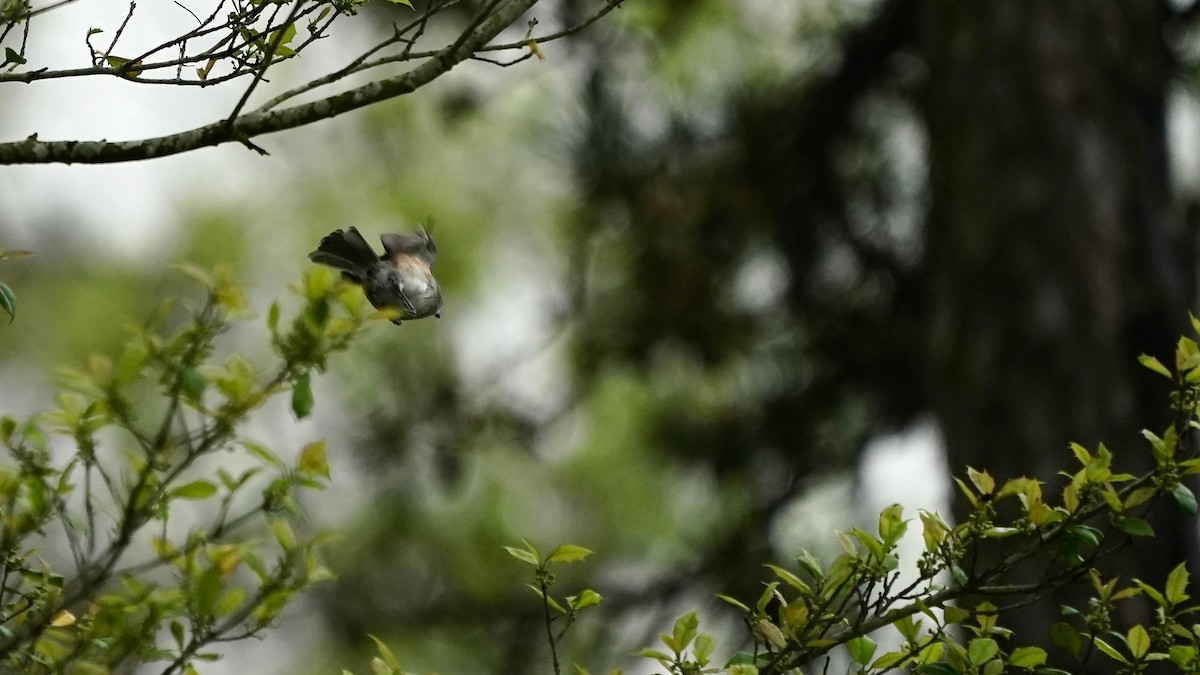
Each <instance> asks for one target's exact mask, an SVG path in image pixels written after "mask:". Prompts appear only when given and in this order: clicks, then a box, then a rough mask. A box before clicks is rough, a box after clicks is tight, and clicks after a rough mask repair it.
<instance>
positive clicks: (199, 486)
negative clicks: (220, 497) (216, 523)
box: [170, 480, 217, 500]
mask: <svg viewBox="0 0 1200 675" xmlns="http://www.w3.org/2000/svg"><path fill="white" fill-rule="evenodd" d="M216 493H217V486H216V485H213V484H212V483H210V482H208V481H206V480H196V481H192V482H191V483H188V484H186V485H180V486H179V487H177V488H175V489H174V490H171V493H170V494H171V496H172V497H178V498H179V499H197V500H199V499H208V498H209V497H211V496H213V495H215V494H216Z"/></svg>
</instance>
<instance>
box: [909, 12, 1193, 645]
mask: <svg viewBox="0 0 1200 675" xmlns="http://www.w3.org/2000/svg"><path fill="white" fill-rule="evenodd" d="M1165 12H1166V9H1165V5H1164V3H1155V2H1143V1H1140V0H1131V1H1126V2H1104V3H1093V2H1086V1H1079V2H1050V3H1046V2H1023V1H1022V2H990V3H989V2H985V3H958V2H940V1H930V2H926V3H924V4H923V5H922V7H921V10H920V18H919V42H920V50H921V51H922V52H923V56H924V60H925V62H926V63H927V64H928V69H929V70H928V88H927V90H926V93H927V96H926V97H925V100H924V115H925V118H926V120H927V124H928V131H929V139H930V145H929V160H930V182H929V190H930V203H931V211H930V214H929V220H928V230H927V237H926V241H927V248H926V257H925V264H926V271H927V274H928V285H927V288H926V293H927V295H926V297H927V310H928V312H929V336H928V337H929V343H928V350H929V351H928V355H929V358H930V360H931V361H930V366H931V369H932V370H931V372H933V373H934V374H935V377H934V379H933V381H932V382H931V386H930V388H929V391H930V393H931V396H932V398H931V401H932V404H933V409H934V411H935V413H936V416H937V419H938V420H939V422H940V423H941V427H942V429H943V432H944V434H945V438H946V442H947V445H948V448H949V456H950V460H951V464H952V467H951V469H952V470H953V471H956V472H957V471H961V470H962V468H963V466H964V465H971V466H975V467H980V468H987V469H988V470H989V471H991V472H992V473H993V475H996V476H997V477H1010V476H1016V475H1022V474H1027V475H1028V474H1033V475H1036V476H1037V477H1038V478H1041V479H1043V480H1047V481H1050V482H1051V485H1053V486H1055V487H1049V486H1048V489H1053V490H1055V491H1056V490H1057V486H1058V485H1059V484H1060V481H1055V476H1054V473H1055V471H1056V469H1058V468H1061V467H1063V466H1064V465H1065V461H1066V460H1067V458H1068V457H1069V455H1068V454H1067V453H1066V450H1065V449H1066V445H1067V443H1068V441H1078V442H1080V443H1082V444H1084V445H1086V446H1088V447H1092V448H1094V447H1095V445H1096V444H1097V443H1099V442H1104V443H1106V444H1107V445H1108V446H1109V447H1111V448H1113V449H1114V450H1115V451H1117V453H1118V457H1119V458H1120V460H1121V461H1122V462H1134V461H1137V462H1139V464H1138V465H1137V466H1138V468H1142V469H1144V468H1146V467H1147V466H1148V465H1149V461H1148V460H1149V457H1148V455H1149V453H1148V450H1147V448H1146V446H1145V443H1144V442H1143V441H1141V439H1140V438H1139V436H1138V430H1139V429H1141V428H1142V427H1150V428H1155V429H1157V430H1159V431H1161V429H1162V427H1163V426H1165V425H1166V424H1167V415H1166V414H1165V413H1166V399H1165V395H1166V391H1165V388H1164V381H1163V380H1161V379H1160V378H1156V376H1153V375H1151V374H1149V373H1148V372H1147V371H1144V369H1141V368H1140V367H1139V366H1138V365H1137V364H1136V360H1135V359H1136V356H1137V355H1138V354H1139V353H1142V352H1147V353H1151V354H1157V355H1159V356H1160V357H1162V356H1170V355H1171V353H1172V351H1171V350H1172V346H1173V343H1174V340H1175V339H1176V338H1177V336H1178V335H1179V334H1180V333H1181V332H1182V331H1183V330H1184V329H1185V324H1184V321H1183V320H1184V319H1185V318H1186V311H1187V310H1188V309H1189V308H1191V307H1192V306H1193V302H1194V293H1193V289H1194V279H1193V264H1194V262H1193V244H1192V238H1191V236H1190V235H1189V233H1188V232H1187V231H1186V228H1185V227H1184V224H1183V222H1182V220H1181V219H1180V218H1177V217H1176V214H1174V213H1173V212H1172V208H1171V206H1172V203H1171V194H1170V188H1169V180H1168V169H1167V160H1166V146H1165V143H1166V139H1165V109H1166V91H1167V86H1168V81H1169V78H1170V76H1171V73H1172V69H1173V62H1172V58H1171V56H1170V53H1169V51H1168V48H1167V45H1166V43H1165V37H1164V34H1165V25H1166V21H1167V20H1168V17H1167V16H1166V15H1165ZM1126 466H1128V465H1126ZM1158 515H1159V516H1161V517H1160V518H1159V519H1158V522H1156V524H1155V525H1156V528H1157V529H1158V538H1157V539H1156V540H1155V542H1153V545H1146V546H1141V547H1136V548H1134V549H1133V550H1128V551H1126V552H1124V553H1123V555H1124V556H1125V557H1124V558H1123V560H1122V561H1121V563H1120V564H1121V565H1122V566H1126V565H1127V566H1128V567H1126V569H1127V570H1128V574H1127V575H1126V577H1125V578H1128V577H1129V576H1132V575H1134V574H1136V575H1138V576H1141V577H1143V578H1146V579H1148V580H1152V581H1154V582H1156V583H1157V582H1161V580H1162V579H1163V578H1164V577H1165V574H1166V571H1167V570H1168V569H1169V568H1170V567H1171V566H1173V565H1174V564H1176V563H1177V562H1178V561H1180V560H1182V559H1183V558H1184V557H1185V555H1187V554H1188V553H1190V552H1191V551H1192V548H1193V546H1192V542H1193V541H1194V539H1195V536H1194V523H1192V522H1191V519H1190V518H1186V517H1184V516H1183V515H1182V514H1181V513H1165V512H1164V513H1160V514H1158ZM1056 610H1057V608H1056V607H1053V606H1049V607H1048V606H1046V605H1045V604H1043V605H1042V606H1039V607H1038V608H1036V609H1034V610H1029V611H1026V612H1025V616H1023V617H1022V618H1021V620H1020V622H1019V624H1020V625H1022V626H1025V627H1026V628H1028V633H1027V634H1026V635H1027V637H1028V638H1029V639H1032V640H1044V639H1045V638H1044V635H1045V630H1044V629H1045V628H1046V627H1048V624H1049V622H1050V621H1053V620H1057V619H1056V618H1055V617H1056V616H1057V611H1056ZM1039 636H1041V637H1039Z"/></svg>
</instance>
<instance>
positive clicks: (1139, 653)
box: [1125, 624, 1150, 659]
mask: <svg viewBox="0 0 1200 675" xmlns="http://www.w3.org/2000/svg"><path fill="white" fill-rule="evenodd" d="M1125 641H1126V642H1127V643H1128V645H1129V653H1130V654H1133V658H1135V659H1140V658H1142V657H1143V656H1145V655H1146V653H1147V652H1149V651H1150V634H1149V633H1147V632H1146V628H1145V627H1144V626H1142V625H1141V624H1138V625H1136V626H1134V627H1133V628H1130V629H1129V634H1128V635H1127V636H1126V637H1125Z"/></svg>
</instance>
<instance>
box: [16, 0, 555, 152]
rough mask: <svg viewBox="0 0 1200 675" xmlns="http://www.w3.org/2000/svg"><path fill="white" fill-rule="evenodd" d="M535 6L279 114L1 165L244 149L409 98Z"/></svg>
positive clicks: (508, 6)
mask: <svg viewBox="0 0 1200 675" xmlns="http://www.w3.org/2000/svg"><path fill="white" fill-rule="evenodd" d="M537 2H538V0H508V2H504V3H502V4H501V5H500V6H499V7H498V8H497V9H496V10H495V12H494V13H492V14H490V15H489V16H488V17H487V18H486V19H483V20H481V21H479V22H478V26H477V27H476V28H474V30H471V31H469V32H464V36H463V37H462V38H460V39H459V40H458V41H456V42H455V43H454V44H452V45H450V46H448V47H446V48H445V49H443V50H441V51H439V52H437V53H436V54H435V55H434V56H433V57H432V58H430V59H429V60H427V61H426V62H424V63H422V64H421V65H419V66H417V67H416V68H413V69H412V70H410V71H408V72H405V73H403V74H401V75H397V76H395V77H391V78H386V79H382V80H378V81H374V82H370V83H368V84H365V85H363V86H360V87H357V88H355V89H351V90H350V91H347V92H343V93H340V94H336V95H333V96H329V97H326V98H323V99H320V100H317V101H313V102H311V103H306V104H302V105H296V106H293V107H290V108H285V109H283V110H273V111H264V112H252V113H247V114H245V115H242V116H240V117H238V118H237V119H236V120H235V121H234V122H233V123H232V124H230V123H229V122H228V121H227V120H221V121H219V122H215V123H213V124H208V125H205V126H202V127H198V128H196V129H192V130H190V131H184V132H180V133H177V134H170V135H167V136H159V137H156V138H149V139H142V140H134V141H124V142H110V141H105V140H100V141H42V140H39V139H38V138H37V135H36V134H35V135H33V136H30V137H29V138H27V139H25V140H24V141H17V142H14V143H0V164H47V163H54V162H62V163H67V164H71V163H87V164H104V163H111V162H125V161H133V160H142V159H152V158H156V157H165V156H168V155H175V154H179V153H182V152H187V151H189V150H195V149H197V148H203V147H211V146H216V145H221V144H223V143H228V142H230V141H236V142H240V143H245V142H247V141H249V140H250V139H252V138H255V137H257V136H261V135H264V134H269V133H274V132H277V131H284V130H286V129H294V128H296V127H300V126H304V125H306V124H311V123H313V122H317V121H319V120H323V119H328V118H330V117H335V116H337V115H340V114H343V113H346V112H349V111H351V110H357V109H358V108H362V107H364V106H368V105H371V104H373V103H378V102H380V101H385V100H388V99H391V98H395V97H397V96H403V95H405V94H409V93H412V92H413V91H416V90H417V89H419V88H421V87H423V86H425V85H426V84H429V83H430V82H432V81H433V80H435V79H437V78H438V77H441V76H442V75H444V74H446V73H447V72H449V71H450V70H451V69H452V68H454V67H455V66H456V65H458V64H460V63H462V62H463V61H465V60H467V59H469V58H471V57H472V56H473V55H474V54H475V52H477V51H479V50H480V49H481V48H482V47H483V46H484V45H486V44H487V43H488V42H489V41H490V40H492V39H494V38H495V37H496V36H497V35H499V34H500V32H501V31H502V30H504V29H505V28H507V27H508V26H509V25H511V24H512V23H513V22H514V21H516V20H517V19H518V18H519V17H520V16H521V15H522V14H524V13H525V12H527V11H528V10H529V9H530V8H532V7H533V6H534V5H536V4H537Z"/></svg>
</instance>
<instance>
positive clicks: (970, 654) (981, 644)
mask: <svg viewBox="0 0 1200 675" xmlns="http://www.w3.org/2000/svg"><path fill="white" fill-rule="evenodd" d="M999 652H1000V645H998V644H996V641H995V640H993V639H991V638H975V639H974V640H971V642H969V643H968V644H967V660H968V661H970V663H971V665H974V666H982V665H983V664H985V663H987V662H988V661H991V660H992V659H994V658H996V654H998V653H999Z"/></svg>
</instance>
